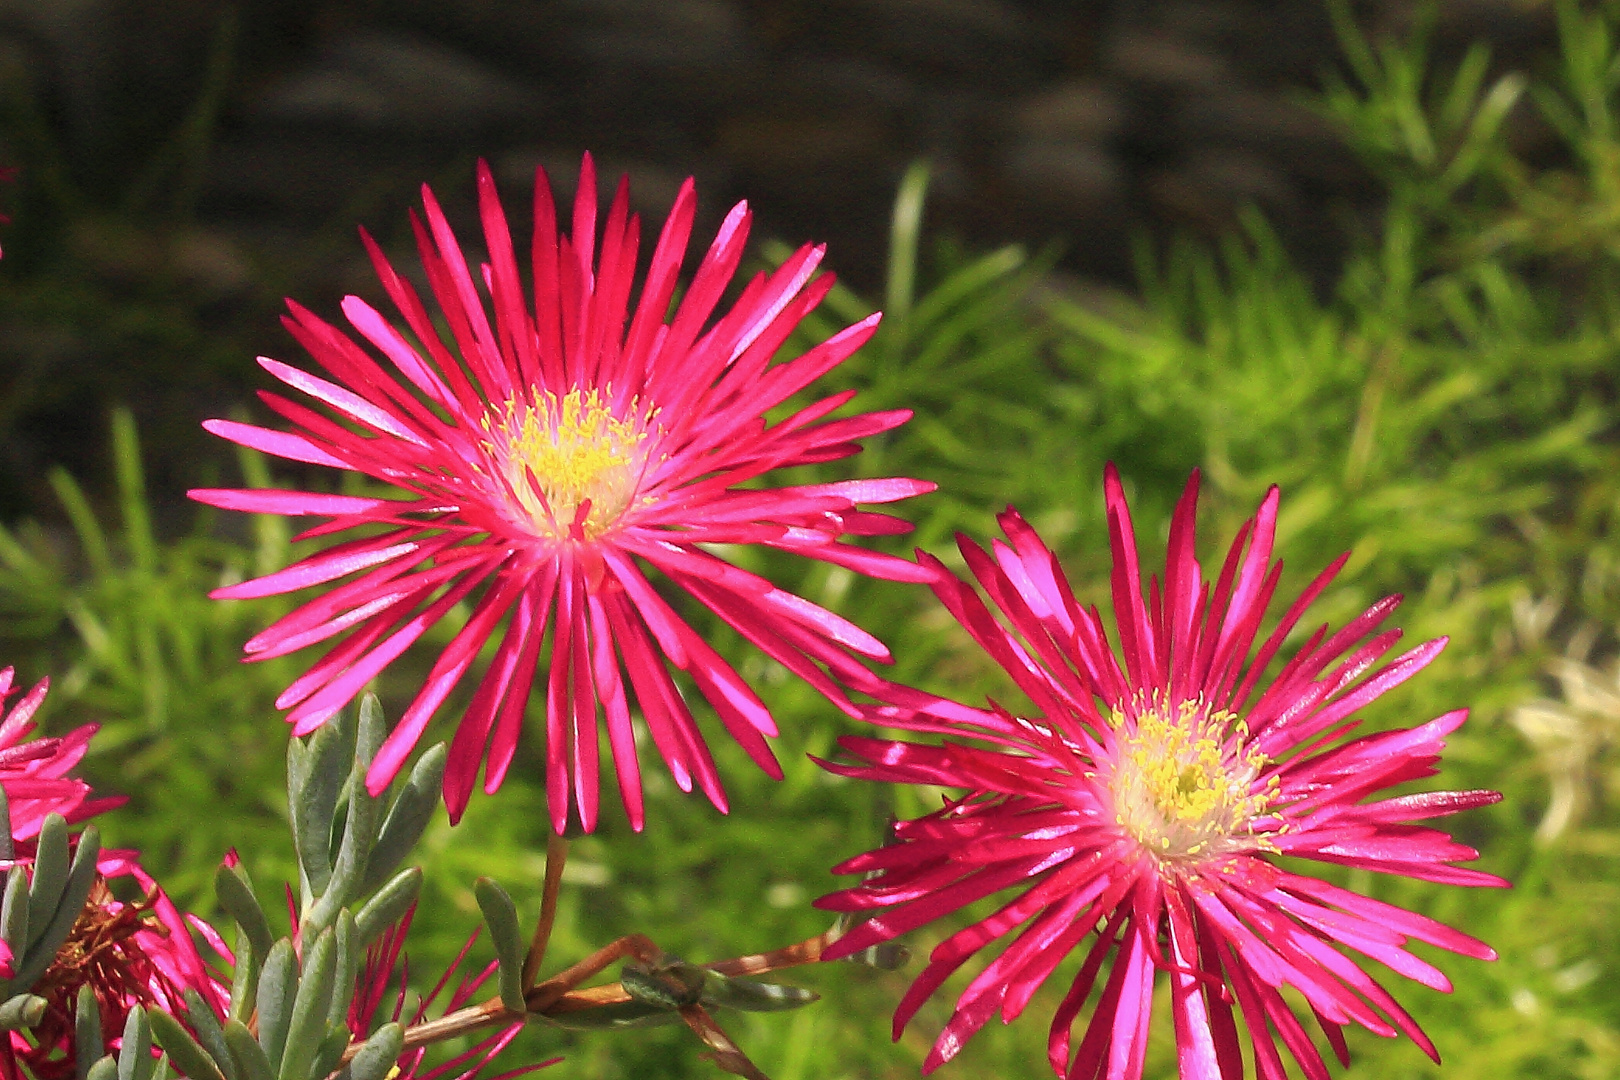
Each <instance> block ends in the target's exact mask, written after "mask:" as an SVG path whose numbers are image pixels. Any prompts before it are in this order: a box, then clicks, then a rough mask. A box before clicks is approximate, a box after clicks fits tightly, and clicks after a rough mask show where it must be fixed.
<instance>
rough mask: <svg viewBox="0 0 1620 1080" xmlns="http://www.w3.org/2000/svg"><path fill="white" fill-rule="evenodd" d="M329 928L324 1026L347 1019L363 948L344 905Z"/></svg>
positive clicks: (341, 1023) (339, 1024)
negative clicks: (331, 935) (331, 951)
mask: <svg viewBox="0 0 1620 1080" xmlns="http://www.w3.org/2000/svg"><path fill="white" fill-rule="evenodd" d="M333 931H334V933H335V935H336V936H335V937H334V938H333V941H334V943H335V947H334V960H333V963H332V971H333V975H332V1003H331V1005H329V1006H328V1007H327V1010H326V1023H327V1026H328V1027H331V1026H332V1025H334V1024H336V1025H338V1026H342V1025H343V1024H344V1023H345V1021H346V1020H347V1019H348V1015H349V1002H351V1001H353V1000H354V980H355V976H356V975H358V974H359V973H360V954H361V952H362V951H363V946H361V944H360V932H359V930H357V929H356V928H355V923H354V916H353V915H351V914H350V913H349V909H348V908H344V909H343V910H342V911H340V912H338V917H337V925H336V926H335V927H333ZM327 1071H328V1072H330V1071H331V1070H327ZM322 1075H325V1074H322Z"/></svg>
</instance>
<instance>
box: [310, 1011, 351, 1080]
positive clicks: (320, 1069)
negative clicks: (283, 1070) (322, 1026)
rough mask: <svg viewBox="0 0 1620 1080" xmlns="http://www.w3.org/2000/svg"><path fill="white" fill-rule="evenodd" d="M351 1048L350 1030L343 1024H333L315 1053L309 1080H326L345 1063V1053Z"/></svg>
mask: <svg viewBox="0 0 1620 1080" xmlns="http://www.w3.org/2000/svg"><path fill="white" fill-rule="evenodd" d="M348 1048H349V1029H348V1027H346V1026H345V1025H343V1024H331V1025H329V1026H328V1027H327V1029H326V1038H324V1039H322V1040H321V1045H320V1049H318V1050H316V1051H315V1063H314V1064H313V1065H311V1066H310V1068H309V1080H324V1078H325V1077H328V1076H331V1075H332V1073H333V1072H334V1071H335V1070H336V1069H337V1067H338V1066H339V1065H341V1064H342V1063H343V1052H344V1051H345V1050H347V1049H348Z"/></svg>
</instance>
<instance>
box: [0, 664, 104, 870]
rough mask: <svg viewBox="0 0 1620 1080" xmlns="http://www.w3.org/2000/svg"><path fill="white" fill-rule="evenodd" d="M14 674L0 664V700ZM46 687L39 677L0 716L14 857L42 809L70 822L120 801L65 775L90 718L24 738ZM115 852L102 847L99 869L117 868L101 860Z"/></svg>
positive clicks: (86, 737)
mask: <svg viewBox="0 0 1620 1080" xmlns="http://www.w3.org/2000/svg"><path fill="white" fill-rule="evenodd" d="M15 676H16V672H15V670H14V669H12V668H9V667H8V668H5V669H3V670H0V702H3V701H4V700H5V699H6V698H7V697H9V696H10V695H11V694H12V693H14V692H15V691H14V690H13V689H12V680H13V679H14V678H15ZM49 688H50V680H49V679H41V680H40V681H39V683H37V684H36V685H35V686H34V688H33V689H32V690H30V691H28V693H27V694H25V695H23V697H22V699H21V700H20V701H18V702H17V703H16V704H15V705H13V706H12V707H11V711H10V712H9V713H7V714H6V716H5V719H4V721H0V789H4V791H5V795H6V803H7V806H8V808H9V810H10V813H11V838H12V841H13V851H14V857H15V858H16V859H17V860H18V861H25V860H29V859H32V858H33V857H34V841H35V838H36V837H38V836H39V827H40V825H41V824H42V823H43V822H44V820H45V815H47V814H52V813H55V814H60V815H62V817H63V818H65V819H66V820H67V823H68V824H69V825H73V824H77V823H79V822H82V821H86V820H88V819H89V818H91V817H94V816H95V815H96V814H99V813H102V812H103V811H106V810H111V809H112V808H114V807H116V806H121V805H123V803H124V801H125V799H124V797H123V796H112V797H107V798H91V796H90V785H89V784H87V783H85V782H84V781H83V780H80V779H79V778H78V777H70V776H68V775H67V774H68V772H69V771H70V770H71V769H73V768H74V767H75V766H76V765H78V764H79V762H80V761H81V760H82V759H83V758H84V752H85V750H86V749H87V748H88V747H89V745H90V737H91V736H92V735H94V734H95V733H96V731H97V728H96V725H95V724H85V725H84V726H83V727H78V728H74V729H73V730H72V731H70V732H68V733H67V734H66V735H63V736H61V737H60V738H50V739H29V738H28V736H29V735H31V734H32V733H33V731H34V722H33V720H34V714H35V713H36V712H38V711H39V707H40V705H41V704H43V703H44V701H45V694H46V691H47V690H49ZM119 854H128V853H115V852H103V853H102V860H101V863H100V865H101V868H102V871H103V872H104V873H118V872H121V871H120V870H118V869H117V868H115V867H112V866H109V865H108V864H107V860H108V858H109V857H113V856H115V855H119Z"/></svg>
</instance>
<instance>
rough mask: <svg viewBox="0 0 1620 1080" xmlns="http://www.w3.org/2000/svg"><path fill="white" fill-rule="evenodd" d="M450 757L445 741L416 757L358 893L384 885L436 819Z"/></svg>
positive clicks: (384, 827)
mask: <svg viewBox="0 0 1620 1080" xmlns="http://www.w3.org/2000/svg"><path fill="white" fill-rule="evenodd" d="M448 758H449V754H448V752H447V751H446V750H445V747H444V743H435V744H434V745H433V746H431V747H429V748H428V750H427V751H426V752H425V753H423V754H422V756H421V757H419V758H417V759H416V764H415V765H414V766H413V767H412V768H411V775H410V776H409V777H408V778H407V779H406V781H405V786H404V787H402V788H401V789H400V792H399V797H398V798H396V799H395V800H394V805H393V806H392V807H390V808H389V810H388V816H387V818H385V819H384V820H383V824H382V831H381V832H380V833H378V834H377V845H376V847H374V848H372V851H371V861H370V863H368V864H367V866H366V877H365V881H364V882H362V883H361V885H360V891H359V892H358V893H357V894H356V895H359V896H364V895H365V894H366V893H368V892H370V891H371V890H372V889H375V888H376V887H377V886H378V885H381V884H382V883H383V881H384V879H386V878H387V876H388V875H389V874H391V873H393V872H394V867H396V866H398V865H399V864H400V861H401V860H403V859H404V858H405V856H406V855H407V854H408V853H409V852H410V850H411V848H413V847H415V846H416V842H417V841H418V840H420V839H421V838H422V832H423V830H425V829H426V828H427V825H428V822H429V821H432V820H433V811H434V810H435V809H436V808H437V807H438V805H439V793H440V791H441V790H442V789H443V787H444V768H445V762H446V761H447V760H448Z"/></svg>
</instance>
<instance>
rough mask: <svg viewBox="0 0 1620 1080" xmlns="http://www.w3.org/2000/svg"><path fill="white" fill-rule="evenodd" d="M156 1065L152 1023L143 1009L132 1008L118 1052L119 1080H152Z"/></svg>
mask: <svg viewBox="0 0 1620 1080" xmlns="http://www.w3.org/2000/svg"><path fill="white" fill-rule="evenodd" d="M155 1064H157V1063H156V1062H155V1061H153V1060H152V1023H151V1021H150V1020H148V1019H147V1018H146V1010H145V1009H144V1008H143V1007H141V1006H139V1005H135V1006H131V1008H130V1010H129V1015H128V1016H127V1017H125V1018H124V1039H123V1042H122V1043H121V1044H120V1046H119V1050H118V1080H151V1078H152V1066H154V1065H155Z"/></svg>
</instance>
